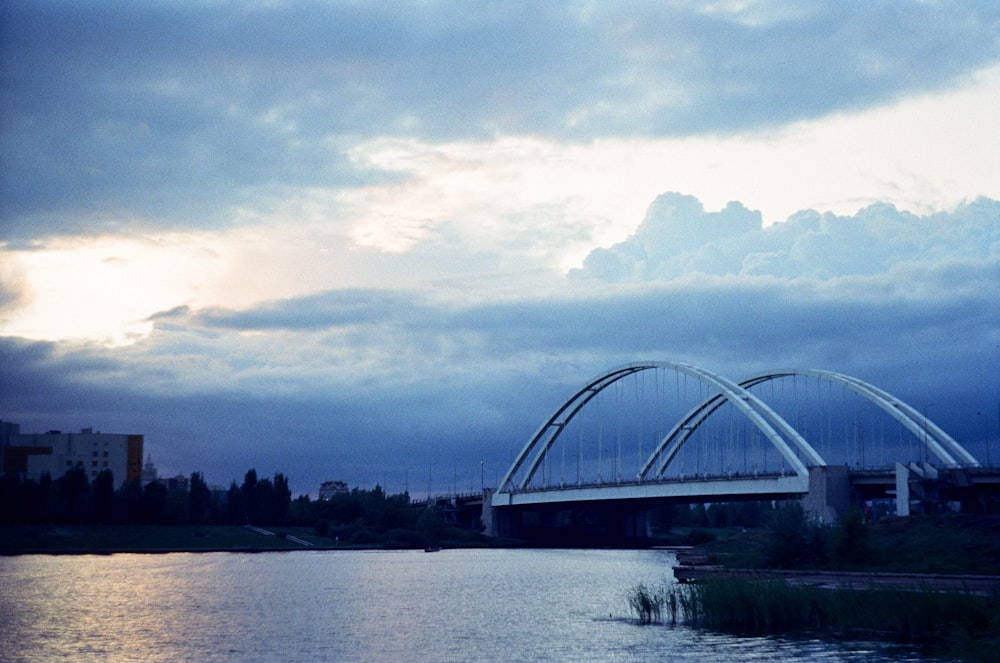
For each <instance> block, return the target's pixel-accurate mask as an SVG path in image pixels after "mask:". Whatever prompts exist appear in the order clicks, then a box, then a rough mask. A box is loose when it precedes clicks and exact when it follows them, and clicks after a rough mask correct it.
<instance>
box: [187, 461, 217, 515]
mask: <svg viewBox="0 0 1000 663" xmlns="http://www.w3.org/2000/svg"><path fill="white" fill-rule="evenodd" d="M188 507H189V514H188V519H189V520H190V522H191V524H192V525H201V524H203V523H206V522H208V521H209V519H210V517H211V515H212V493H211V491H209V490H208V484H206V483H205V479H203V478H202V475H201V472H192V473H191V483H190V492H189V495H188Z"/></svg>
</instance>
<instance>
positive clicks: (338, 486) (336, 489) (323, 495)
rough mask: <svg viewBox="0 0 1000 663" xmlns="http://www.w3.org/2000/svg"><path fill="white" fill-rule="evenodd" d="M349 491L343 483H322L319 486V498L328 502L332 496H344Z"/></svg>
mask: <svg viewBox="0 0 1000 663" xmlns="http://www.w3.org/2000/svg"><path fill="white" fill-rule="evenodd" d="M349 492H350V490H348V488H347V484H346V483H345V482H343V481H324V482H323V483H321V484H320V485H319V498H320V499H321V500H328V499H330V498H331V497H333V496H334V495H346V494H347V493H349Z"/></svg>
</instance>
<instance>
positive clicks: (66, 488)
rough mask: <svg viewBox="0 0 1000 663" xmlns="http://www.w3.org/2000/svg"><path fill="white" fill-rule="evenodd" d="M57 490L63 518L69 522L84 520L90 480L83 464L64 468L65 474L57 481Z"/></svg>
mask: <svg viewBox="0 0 1000 663" xmlns="http://www.w3.org/2000/svg"><path fill="white" fill-rule="evenodd" d="M57 490H58V495H59V507H60V511H61V515H62V517H63V519H64V520H65V521H66V522H69V523H77V522H81V521H82V520H84V519H85V518H86V516H87V512H88V509H87V506H88V505H87V493H88V492H89V491H90V482H89V481H88V480H87V471H86V470H85V469H83V465H81V464H80V463H77V464H76V467H73V468H70V469H69V470H66V474H64V475H63V476H62V477H61V478H60V479H59V481H58V489H57Z"/></svg>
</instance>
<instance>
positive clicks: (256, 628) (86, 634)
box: [0, 550, 917, 661]
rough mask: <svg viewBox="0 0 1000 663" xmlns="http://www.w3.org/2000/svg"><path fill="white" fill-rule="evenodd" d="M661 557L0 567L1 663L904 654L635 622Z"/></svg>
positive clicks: (660, 573) (357, 558)
mask: <svg viewBox="0 0 1000 663" xmlns="http://www.w3.org/2000/svg"><path fill="white" fill-rule="evenodd" d="M671 561H672V558H671V557H670V556H669V554H668V553H666V552H664V551H579V550H478V551H477V550H468V551H447V550H446V551H443V552H442V553H439V554H435V555H426V554H424V553H421V552H384V553H383V552H321V551H316V552H305V551H303V552H295V553H268V554H257V555H251V554H227V553H200V554H169V555H112V556H62V557H50V556H25V557H9V558H0V586H2V587H3V598H2V600H0V660H3V661H52V660H71V661H138V660H141V661H168V660H169V661H177V660H184V661H195V660H197V661H274V660H282V661H337V660H350V661H425V660H435V661H472V660H475V661H568V660H573V661H607V660H616V661H652V660H664V659H666V658H671V659H676V660H683V661H719V660H767V661H779V660H780V661H817V660H820V661H903V660H917V659H916V657H915V656H914V655H913V654H912V652H907V651H899V650H892V649H889V648H885V647H882V646H880V645H871V644H865V645H859V644H857V643H853V644H851V645H843V644H836V643H826V642H822V641H798V640H781V639H776V638H749V639H739V638H733V637H730V636H724V635H718V634H711V633H706V632H701V631H694V630H691V629H688V628H685V627H669V626H647V627H640V626H637V625H636V624H635V622H634V620H633V619H632V618H631V616H630V615H629V614H628V609H627V605H626V603H625V591H626V590H627V588H628V587H630V586H631V585H633V584H635V583H636V582H640V581H642V582H646V583H648V584H657V583H659V582H662V581H664V579H665V578H666V577H667V575H668V572H669V567H670V563H671Z"/></svg>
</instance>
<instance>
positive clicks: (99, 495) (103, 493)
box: [94, 469, 115, 523]
mask: <svg viewBox="0 0 1000 663" xmlns="http://www.w3.org/2000/svg"><path fill="white" fill-rule="evenodd" d="M114 500H115V478H114V475H113V474H112V473H111V470H109V469H104V470H101V473H100V474H98V475H97V478H96V479H94V520H95V521H96V522H98V523H107V522H109V521H110V520H111V517H112V512H113V509H114Z"/></svg>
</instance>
